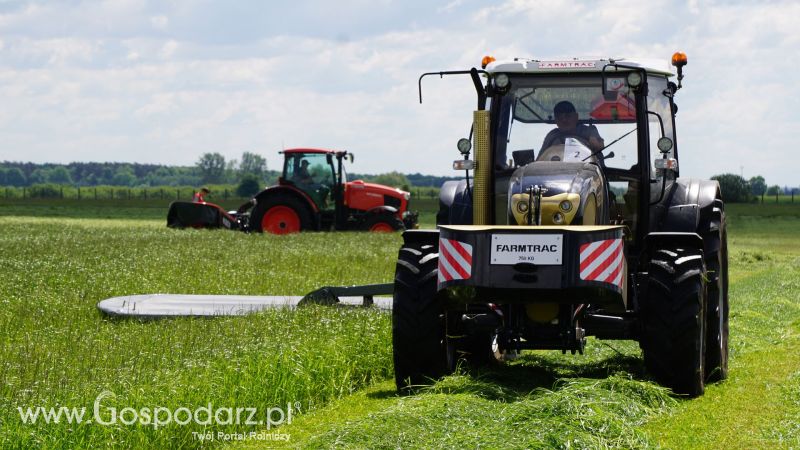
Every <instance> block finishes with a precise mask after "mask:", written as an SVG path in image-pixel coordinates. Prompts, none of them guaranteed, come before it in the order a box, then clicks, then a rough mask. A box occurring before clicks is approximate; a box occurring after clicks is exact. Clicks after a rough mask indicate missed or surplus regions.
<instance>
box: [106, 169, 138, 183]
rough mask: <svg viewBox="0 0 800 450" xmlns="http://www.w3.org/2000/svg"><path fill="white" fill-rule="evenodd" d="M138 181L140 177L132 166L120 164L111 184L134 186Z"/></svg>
mask: <svg viewBox="0 0 800 450" xmlns="http://www.w3.org/2000/svg"><path fill="white" fill-rule="evenodd" d="M137 181H138V178H136V174H134V173H133V168H132V167H131V166H120V167H119V168H118V169H117V172H116V173H115V174H114V176H113V177H112V178H111V184H112V185H114V186H133V185H134V184H136V182H137Z"/></svg>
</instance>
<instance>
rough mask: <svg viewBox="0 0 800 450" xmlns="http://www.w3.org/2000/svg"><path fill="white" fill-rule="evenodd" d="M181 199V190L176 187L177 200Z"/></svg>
mask: <svg viewBox="0 0 800 450" xmlns="http://www.w3.org/2000/svg"><path fill="white" fill-rule="evenodd" d="M180 199H181V190H180V189H175V200H180Z"/></svg>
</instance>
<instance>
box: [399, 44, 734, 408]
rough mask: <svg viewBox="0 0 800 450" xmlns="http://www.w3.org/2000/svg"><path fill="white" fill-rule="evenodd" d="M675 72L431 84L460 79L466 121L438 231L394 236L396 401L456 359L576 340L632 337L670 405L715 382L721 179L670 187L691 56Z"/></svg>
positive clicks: (721, 271) (628, 66)
mask: <svg viewBox="0 0 800 450" xmlns="http://www.w3.org/2000/svg"><path fill="white" fill-rule="evenodd" d="M672 64H673V66H675V68H676V69H677V79H676V81H677V84H676V83H675V82H673V81H671V78H672V77H673V76H674V74H673V73H672V69H671V68H670V67H669V66H668V65H666V64H664V67H663V68H658V67H654V66H652V65H648V64H643V63H637V62H634V61H630V60H614V59H607V60H603V59H600V60H579V59H565V60H559V61H539V60H529V59H514V60H512V61H504V62H501V61H495V60H494V59H493V58H484V64H483V68H482V69H476V68H473V69H471V70H464V71H449V72H435V74H436V75H440V76H441V75H451V74H465V75H469V76H470V77H471V79H472V81H473V84H474V86H475V89H476V91H477V94H478V107H477V110H476V111H475V112H474V114H473V124H472V129H471V131H470V136H469V139H461V140H460V141H459V142H458V149H459V151H460V152H461V154H462V155H463V159H459V160H457V161H455V162H454V168H455V169H458V170H464V171H465V174H466V176H465V178H464V179H463V180H461V181H451V182H447V183H445V184H444V185H443V186H442V190H441V194H440V207H439V212H438V214H437V228H438V229H437V230H412V231H406V232H405V233H404V234H403V239H404V244H403V246H402V247H401V249H400V253H399V257H398V261H397V269H396V275H395V286H394V303H393V345H394V366H395V378H396V383H397V387H398V389H399V390H400V391H406V390H409V389H413V387H414V386H416V385H420V384H429V383H430V382H431V381H432V380H434V379H436V378H437V377H440V376H442V375H444V374H447V373H448V372H450V371H452V370H454V368H455V366H456V364H457V362H458V361H459V360H460V359H465V360H467V361H468V362H470V363H472V364H487V363H495V362H497V361H498V360H500V361H502V360H504V359H509V358H512V357H514V356H515V355H516V354H518V352H519V351H521V350H525V349H552V350H560V351H562V352H567V351H569V352H571V353H573V354H574V353H582V352H583V350H584V346H585V343H586V337H587V336H595V337H597V338H599V339H629V340H637V341H638V342H639V344H640V346H641V348H642V352H643V356H644V363H645V367H646V368H647V370H648V371H649V373H651V374H652V376H653V377H654V378H655V379H656V380H658V381H659V382H661V383H663V384H664V385H666V386H669V387H670V388H672V389H673V391H674V392H676V393H678V394H681V395H687V396H699V395H702V394H703V392H704V386H705V383H707V382H712V381H716V380H722V379H724V378H726V377H727V372H728V310H729V306H728V255H727V243H726V227H725V212H724V204H723V202H722V197H721V195H720V188H719V185H718V183H717V182H716V181H708V180H698V179H693V178H684V177H680V175H679V166H678V145H677V139H676V133H675V114H676V112H677V110H678V108H677V106H676V105H675V102H674V97H675V94H676V92H677V91H678V90H679V89H680V87H681V80H682V78H683V73H682V69H683V67H684V65H685V64H686V55H685V54H683V53H676V54H675V55H674V56H673V58H672ZM426 75H429V74H424V75H423V77H424V76H426ZM421 81H422V77H420V86H421ZM421 100H422V92H421V88H420V101H421ZM487 105H488V106H487Z"/></svg>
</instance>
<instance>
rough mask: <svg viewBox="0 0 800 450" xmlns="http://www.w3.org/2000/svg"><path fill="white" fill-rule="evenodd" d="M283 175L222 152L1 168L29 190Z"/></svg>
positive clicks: (414, 181)
mask: <svg viewBox="0 0 800 450" xmlns="http://www.w3.org/2000/svg"><path fill="white" fill-rule="evenodd" d="M279 176H280V173H279V172H278V171H275V170H267V163H266V160H265V159H264V158H262V157H261V156H259V155H255V154H253V153H248V152H245V153H243V154H242V159H241V160H229V161H226V160H225V158H224V157H223V156H222V155H220V154H218V153H206V154H204V155H202V156H201V158H200V159H199V160H198V162H197V164H196V165H194V166H165V165H157V164H138V163H113V162H105V163H100V162H88V163H81V162H74V163H69V164H50V163H46V164H36V163H31V162H11V161H3V162H2V163H0V186H10V187H30V186H35V185H57V186H72V187H90V186H119V187H153V186H201V185H207V184H232V185H239V184H241V183H242V182H243V181H245V180H247V181H248V182H250V183H255V184H256V185H258V186H261V187H263V186H268V185H271V184H275V183H277V180H278V177H279ZM348 178H349V179H350V180H355V179H363V180H364V181H367V182H371V183H379V184H385V185H388V186H393V187H397V188H401V189H403V188H406V190H408V189H410V188H412V187H435V188H438V187H440V186H441V185H442V183H444V181H446V180H449V179H455V178H451V177H439V176H432V175H422V174H420V173H414V174H411V175H404V174H401V173H399V172H390V173H385V174H379V175H368V174H348Z"/></svg>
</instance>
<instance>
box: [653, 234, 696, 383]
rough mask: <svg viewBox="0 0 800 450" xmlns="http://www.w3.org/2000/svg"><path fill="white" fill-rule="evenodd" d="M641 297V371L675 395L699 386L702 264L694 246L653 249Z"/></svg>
mask: <svg viewBox="0 0 800 450" xmlns="http://www.w3.org/2000/svg"><path fill="white" fill-rule="evenodd" d="M648 272H649V277H648V279H649V281H648V284H647V291H646V292H647V295H646V296H644V298H642V300H641V302H640V305H641V319H642V325H643V326H642V335H641V338H640V345H641V347H642V350H643V353H644V363H645V366H646V367H647V370H648V371H649V372H650V373H651V374H652V375H653V376H654V377H655V378H656V379H657V380H658V381H659V382H661V383H662V384H664V385H666V386H668V387H670V388H672V390H673V391H674V392H675V393H676V394H681V395H687V396H690V397H697V396H700V395H702V394H703V392H704V390H705V370H704V369H705V358H706V356H705V350H706V314H705V312H706V276H707V275H706V268H705V264H704V262H703V254H702V252H701V251H700V250H697V249H664V248H662V249H658V250H657V251H655V252H654V253H653V257H652V260H651V261H650V263H649V268H648Z"/></svg>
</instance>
